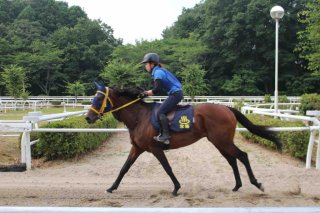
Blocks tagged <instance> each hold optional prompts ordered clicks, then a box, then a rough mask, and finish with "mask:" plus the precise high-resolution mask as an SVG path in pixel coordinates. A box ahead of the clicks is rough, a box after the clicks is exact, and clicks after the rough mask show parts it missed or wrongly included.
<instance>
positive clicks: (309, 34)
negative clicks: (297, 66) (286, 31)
mask: <svg viewBox="0 0 320 213" xmlns="http://www.w3.org/2000/svg"><path fill="white" fill-rule="evenodd" d="M299 15H300V16H299V21H300V22H301V23H303V24H305V25H306V28H305V29H304V30H302V31H300V32H298V37H299V44H298V45H297V48H296V51H298V52H300V53H301V54H300V56H301V58H303V59H306V60H307V61H308V64H307V67H308V69H310V70H311V71H313V72H314V75H317V76H318V78H320V60H319V59H320V0H313V1H310V2H308V3H307V6H306V10H304V11H302V12H301V13H300V14H299Z"/></svg>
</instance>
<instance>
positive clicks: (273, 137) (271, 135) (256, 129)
mask: <svg viewBox="0 0 320 213" xmlns="http://www.w3.org/2000/svg"><path fill="white" fill-rule="evenodd" d="M228 108H229V109H230V110H231V111H232V112H233V114H234V115H235V116H236V118H237V120H238V122H239V123H240V124H242V125H243V126H244V127H245V128H247V129H248V130H249V131H250V132H251V133H253V134H255V135H258V136H260V137H262V138H265V139H267V140H270V141H272V142H274V143H275V145H276V146H277V149H278V150H282V143H281V142H280V140H279V138H278V137H277V133H276V132H272V131H270V130H269V129H268V128H269V127H268V126H261V125H255V124H253V123H252V122H251V121H250V120H249V119H248V118H247V117H246V116H244V115H243V114H242V113H241V112H239V111H238V110H236V109H234V108H232V107H228Z"/></svg>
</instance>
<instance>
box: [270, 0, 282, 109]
mask: <svg viewBox="0 0 320 213" xmlns="http://www.w3.org/2000/svg"><path fill="white" fill-rule="evenodd" d="M270 16H271V17H272V18H273V19H274V20H275V21H276V56H275V86H274V87H275V88H274V110H275V113H278V29H279V20H280V19H281V18H282V17H283V16H284V9H283V8H282V7H281V6H274V7H272V8H271V10H270Z"/></svg>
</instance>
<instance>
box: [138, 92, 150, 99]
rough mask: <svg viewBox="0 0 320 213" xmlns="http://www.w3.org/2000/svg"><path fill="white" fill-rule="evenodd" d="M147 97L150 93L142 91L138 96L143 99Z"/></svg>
mask: <svg viewBox="0 0 320 213" xmlns="http://www.w3.org/2000/svg"><path fill="white" fill-rule="evenodd" d="M146 97H148V95H147V94H145V93H144V92H142V93H140V94H139V95H138V98H141V99H144V98H146Z"/></svg>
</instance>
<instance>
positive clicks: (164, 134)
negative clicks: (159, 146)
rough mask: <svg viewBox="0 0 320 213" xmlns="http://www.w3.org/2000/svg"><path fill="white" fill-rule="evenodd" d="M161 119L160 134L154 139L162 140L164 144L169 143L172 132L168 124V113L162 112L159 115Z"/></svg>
mask: <svg viewBox="0 0 320 213" xmlns="http://www.w3.org/2000/svg"><path fill="white" fill-rule="evenodd" d="M159 121H160V127H161V131H160V134H159V135H158V136H155V137H154V139H155V140H156V141H159V142H162V143H164V144H169V143H170V141H169V139H170V132H169V124H168V122H169V121H168V118H167V116H166V115H164V114H161V115H159Z"/></svg>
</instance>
